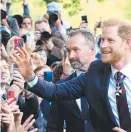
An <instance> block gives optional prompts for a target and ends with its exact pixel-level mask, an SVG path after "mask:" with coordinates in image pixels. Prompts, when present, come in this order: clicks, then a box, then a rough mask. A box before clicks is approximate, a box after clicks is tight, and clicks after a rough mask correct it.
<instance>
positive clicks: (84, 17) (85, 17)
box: [81, 15, 88, 23]
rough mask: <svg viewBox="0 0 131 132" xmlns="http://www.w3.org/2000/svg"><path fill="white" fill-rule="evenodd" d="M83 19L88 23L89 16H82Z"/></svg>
mask: <svg viewBox="0 0 131 132" xmlns="http://www.w3.org/2000/svg"><path fill="white" fill-rule="evenodd" d="M81 20H82V21H84V22H85V23H88V20H87V16H86V15H85V16H81Z"/></svg>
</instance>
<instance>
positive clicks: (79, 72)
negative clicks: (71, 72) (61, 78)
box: [76, 69, 85, 77]
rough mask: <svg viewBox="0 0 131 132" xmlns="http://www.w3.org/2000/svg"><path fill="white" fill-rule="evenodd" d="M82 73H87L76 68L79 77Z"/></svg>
mask: <svg viewBox="0 0 131 132" xmlns="http://www.w3.org/2000/svg"><path fill="white" fill-rule="evenodd" d="M81 73H85V72H83V71H80V70H78V69H77V70H76V75H77V77H78V76H79V75H80V74H81Z"/></svg>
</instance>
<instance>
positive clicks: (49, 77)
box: [44, 71, 53, 82]
mask: <svg viewBox="0 0 131 132" xmlns="http://www.w3.org/2000/svg"><path fill="white" fill-rule="evenodd" d="M44 80H45V81H48V82H52V81H53V72H52V71H45V72H44Z"/></svg>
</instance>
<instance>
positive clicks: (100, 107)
mask: <svg viewBox="0 0 131 132" xmlns="http://www.w3.org/2000/svg"><path fill="white" fill-rule="evenodd" d="M110 74H111V65H110V64H104V63H102V61H101V60H98V61H94V62H93V63H91V65H90V67H89V69H88V71H87V72H86V73H85V74H82V75H80V76H78V77H77V78H75V79H73V80H70V81H67V82H64V83H61V84H57V85H55V84H53V83H49V82H46V81H41V80H38V82H37V84H36V85H35V86H34V87H32V88H31V91H32V92H34V93H36V94H37V95H39V96H41V97H43V98H46V99H47V100H50V101H53V100H54V101H55V100H73V99H77V98H80V97H82V96H85V97H86V99H87V101H88V103H89V113H90V120H91V123H92V125H93V127H94V128H95V129H96V130H97V131H98V132H113V131H112V128H113V127H116V126H118V124H117V122H116V120H115V117H114V114H113V112H112V109H111V106H110V103H109V100H108V87H109V80H110ZM129 132H130V130H129Z"/></svg>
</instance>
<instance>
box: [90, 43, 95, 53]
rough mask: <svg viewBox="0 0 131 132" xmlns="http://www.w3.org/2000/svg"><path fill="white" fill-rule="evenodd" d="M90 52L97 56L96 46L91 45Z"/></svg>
mask: <svg viewBox="0 0 131 132" xmlns="http://www.w3.org/2000/svg"><path fill="white" fill-rule="evenodd" d="M89 48H90V50H91V54H92V55H93V54H95V52H96V50H95V46H94V45H91V46H90V47H89Z"/></svg>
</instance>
